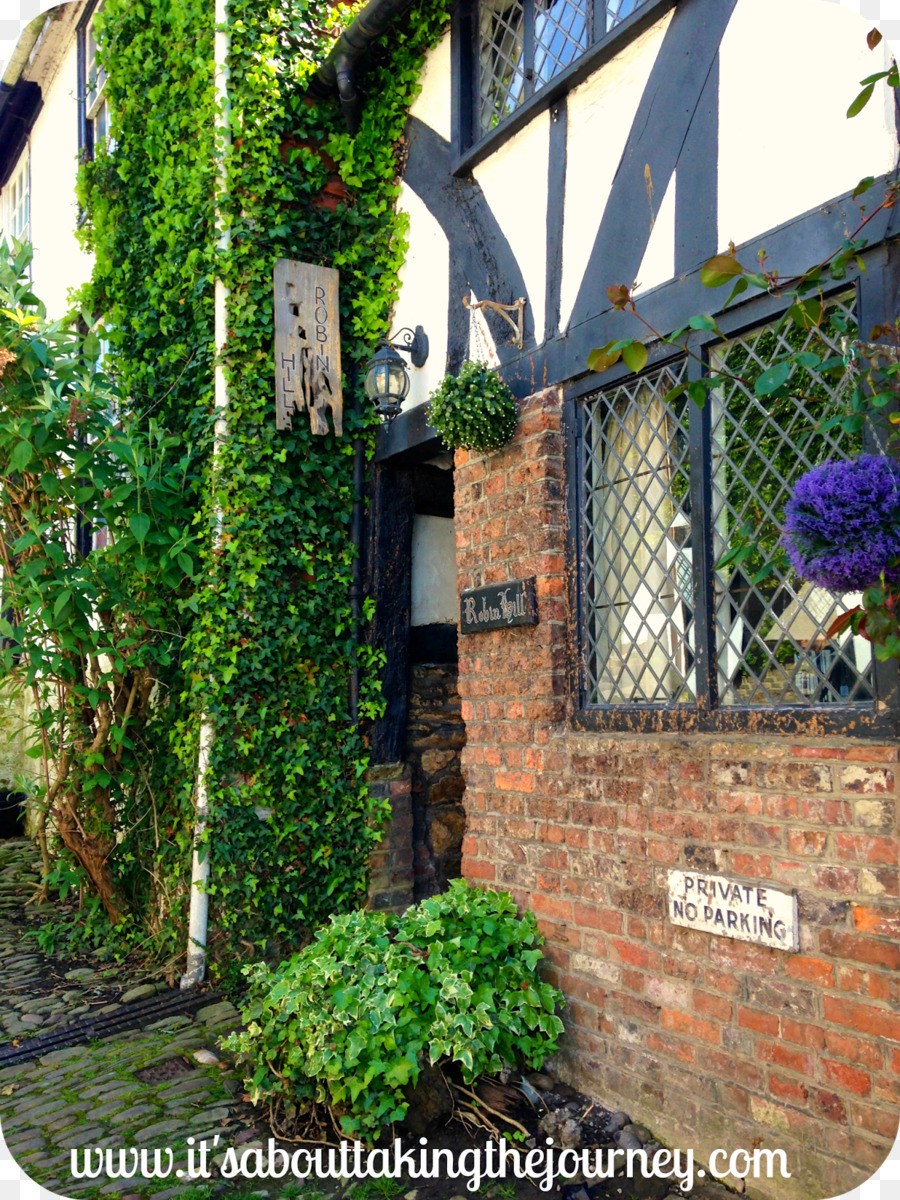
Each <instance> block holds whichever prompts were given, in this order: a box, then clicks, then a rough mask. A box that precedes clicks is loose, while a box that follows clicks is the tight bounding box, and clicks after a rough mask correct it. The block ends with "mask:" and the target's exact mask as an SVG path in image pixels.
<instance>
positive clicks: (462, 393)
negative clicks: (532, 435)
mask: <svg viewBox="0 0 900 1200" xmlns="http://www.w3.org/2000/svg"><path fill="white" fill-rule="evenodd" d="M518 419H519V410H518V407H517V405H516V401H515V397H514V396H513V394H512V392H511V391H510V390H509V388H508V387H507V386H506V384H505V383H504V382H503V380H502V379H501V378H500V376H499V375H497V374H495V373H494V372H493V371H492V370H491V369H490V367H487V366H485V364H484V363H479V362H467V363H463V365H462V367H461V368H460V372H459V374H458V375H456V376H454V375H445V376H444V378H443V380H442V381H441V383H440V384H439V385H438V387H437V388H435V390H434V391H433V392H432V393H431V396H430V399H429V405H428V421H429V424H431V425H432V426H433V427H434V428H435V429H436V430H437V431H438V433H439V434H440V435H441V441H443V443H444V445H445V446H447V447H448V448H449V449H450V450H477V451H478V452H479V453H480V454H489V453H490V452H491V451H492V450H499V449H500V447H501V446H505V445H506V443H507V442H508V441H509V440H510V438H511V437H512V435H513V433H515V429H516V422H517V421H518Z"/></svg>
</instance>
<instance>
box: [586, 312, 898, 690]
mask: <svg viewBox="0 0 900 1200" xmlns="http://www.w3.org/2000/svg"><path fill="white" fill-rule="evenodd" d="M855 337H856V325H855V316H854V298H853V296H852V295H848V296H844V297H841V298H838V299H837V300H833V301H831V302H830V303H829V305H828V308H827V310H826V314H825V317H824V319H823V324H822V327H821V328H820V329H818V330H813V331H809V332H806V331H802V330H797V329H795V328H792V329H791V330H790V331H788V332H785V331H784V330H779V328H778V326H777V325H768V326H764V327H761V328H759V329H756V330H753V331H751V332H749V333H746V334H744V335H742V336H741V337H736V338H734V339H732V340H730V341H728V342H726V343H724V344H720V345H719V346H717V347H715V348H714V350H713V352H712V353H711V354H710V367H711V369H712V370H713V371H715V372H716V373H721V374H723V375H726V376H730V377H731V378H730V379H729V382H728V383H727V384H726V385H724V386H723V387H721V388H719V389H716V390H714V391H713V392H712V393H711V396H710V403H709V406H708V409H707V411H701V410H700V409H697V408H696V407H694V406H693V404H691V402H689V401H688V400H687V399H686V398H685V396H684V395H680V396H677V397H671V398H669V399H667V395H668V394H669V393H670V392H671V391H672V389H673V388H674V387H675V386H676V385H677V383H679V382H680V381H682V380H683V379H684V378H686V375H685V372H686V364H685V363H684V362H679V363H677V364H675V365H674V366H667V367H666V368H664V369H663V370H662V371H658V372H657V373H655V374H648V375H647V376H642V377H640V378H634V377H632V378H630V379H626V380H624V381H623V382H621V383H620V384H618V385H617V386H615V387H613V388H610V389H607V390H604V391H602V392H599V393H597V394H595V395H593V396H590V397H588V398H587V400H586V401H584V402H583V403H582V405H581V426H582V439H581V446H582V451H581V491H580V509H581V511H580V525H581V528H580V546H581V550H580V556H581V563H580V577H581V628H582V651H583V687H584V699H585V702H586V704H587V706H588V707H591V706H594V707H606V706H623V705H633V706H634V705H638V706H648V705H653V706H687V705H695V706H696V705H698V704H699V705H701V706H702V707H703V708H705V709H707V710H710V709H716V708H719V709H727V708H730V709H738V708H762V707H765V708H779V707H787V706H789V707H793V708H809V707H811V706H813V705H816V706H819V705H835V704H838V705H851V706H852V705H857V706H860V705H869V706H871V705H872V703H873V693H874V685H873V664H872V652H871V646H870V644H869V643H868V642H866V641H865V640H864V639H863V638H860V637H854V636H853V634H852V632H851V631H849V630H847V631H845V632H844V633H842V634H840V635H838V637H836V638H829V637H828V632H827V631H828V629H829V627H830V625H831V623H832V622H833V621H834V618H835V617H836V616H837V615H838V614H839V613H841V612H843V611H844V609H845V608H846V607H847V606H848V605H851V604H855V603H857V602H858V599H859V597H858V596H835V595H833V594H832V593H830V592H826V591H824V590H823V589H822V588H817V587H815V586H813V585H811V584H807V583H804V582H803V581H801V580H799V579H797V577H796V576H795V575H794V574H793V572H792V571H791V569H790V567H789V565H788V563H787V559H786V556H785V554H784V551H783V549H782V548H781V546H780V541H779V539H780V529H781V524H782V520H783V513H784V505H785V502H786V501H787V499H788V496H789V495H790V493H791V491H792V489H793V486H794V484H795V483H796V481H797V479H798V478H799V477H800V476H801V475H802V474H804V473H805V472H806V471H807V470H809V469H810V467H812V466H815V465H816V464H817V463H820V462H823V461H825V460H826V459H836V458H850V457H853V456H855V455H856V454H858V453H859V452H860V450H861V448H862V434H861V433H859V432H852V431H851V432H848V431H847V430H845V429H844V428H843V427H842V426H841V425H840V424H835V425H830V423H829V420H828V418H830V417H831V416H834V415H836V414H838V413H842V412H844V411H845V410H846V400H845V393H846V391H847V387H848V382H849V371H850V370H851V368H849V367H848V368H845V369H844V370H843V372H840V371H838V375H839V376H840V377H838V378H836V377H835V373H834V372H833V371H830V370H829V371H827V372H824V373H823V372H822V371H819V370H818V369H817V368H816V367H815V366H814V365H813V366H810V367H809V368H807V369H804V371H803V372H802V374H801V375H800V376H799V377H798V376H796V375H795V376H794V377H793V379H792V383H793V385H794V386H793V388H792V394H791V395H790V396H786V397H784V398H780V399H776V400H772V399H771V398H766V399H760V398H759V397H757V396H756V394H755V391H754V388H753V384H754V382H755V380H756V379H757V378H758V377H759V375H760V374H761V373H762V372H763V371H764V370H765V369H766V367H767V366H769V365H771V363H772V362H773V360H775V359H776V358H778V356H780V355H783V354H786V353H788V352H790V351H798V350H805V351H808V352H809V353H810V354H812V355H816V356H817V357H818V358H819V360H820V363H821V362H822V361H824V360H825V359H826V358H829V357H830V358H832V360H835V358H836V356H837V355H840V354H841V353H842V350H841V346H842V344H846V342H845V339H848V338H849V339H851V340H852V339H854V338H855ZM807 361H808V362H810V363H813V362H814V360H813V359H812V358H810V359H808V360H807ZM829 425H830V427H829ZM823 427H824V428H823ZM710 584H711V586H710ZM704 612H705V613H707V614H708V619H707V620H703V619H701V618H700V616H699V615H698V614H700V613H704Z"/></svg>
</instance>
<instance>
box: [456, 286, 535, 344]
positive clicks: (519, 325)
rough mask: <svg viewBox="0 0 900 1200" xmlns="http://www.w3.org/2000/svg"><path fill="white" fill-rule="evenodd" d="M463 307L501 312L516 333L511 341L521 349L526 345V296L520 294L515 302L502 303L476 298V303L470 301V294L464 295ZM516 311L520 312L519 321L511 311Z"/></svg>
mask: <svg viewBox="0 0 900 1200" xmlns="http://www.w3.org/2000/svg"><path fill="white" fill-rule="evenodd" d="M462 302H463V308H466V309H469V310H470V311H471V310H472V309H476V308H489V309H491V311H492V312H496V313H499V314H500V316H501V317H502V318H503V320H504V321H505V322H506V323H507V325H508V326H509V327H510V329H511V330H512V331H513V333H514V334H515V335H516V336H515V337H514V338H510V341H511V342H512V343H513V344H514V345H515V346H516V348H517V349H518V350H521V349H522V347H523V346H524V345H525V305H526V304H527V303H528V301H527V300H526V299H525V297H524V296H520V297H519V298H518V300H517V301H516V302H515V304H500V303H499V302H498V301H497V300H476V301H475V303H474V304H471V303H470V302H469V297H468V296H463V300H462ZM511 312H515V313H517V314H518V317H517V321H514V320H513V319H512V317H511V316H509V313H511Z"/></svg>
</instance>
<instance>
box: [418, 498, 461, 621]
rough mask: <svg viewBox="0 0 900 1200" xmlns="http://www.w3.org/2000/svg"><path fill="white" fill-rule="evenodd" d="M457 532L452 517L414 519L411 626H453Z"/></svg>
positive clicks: (457, 611)
mask: <svg viewBox="0 0 900 1200" xmlns="http://www.w3.org/2000/svg"><path fill="white" fill-rule="evenodd" d="M458 615H459V607H458V602H457V598H456V534H455V532H454V525H453V520H452V518H451V517H427V516H421V515H419V514H417V515H416V516H415V518H414V519H413V536H412V615H411V616H410V624H411V625H455V624H456V620H457V617H458Z"/></svg>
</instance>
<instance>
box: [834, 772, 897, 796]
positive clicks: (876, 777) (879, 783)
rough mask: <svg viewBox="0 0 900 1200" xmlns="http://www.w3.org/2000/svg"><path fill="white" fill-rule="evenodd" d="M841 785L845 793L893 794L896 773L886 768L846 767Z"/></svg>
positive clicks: (842, 774) (841, 777)
mask: <svg viewBox="0 0 900 1200" xmlns="http://www.w3.org/2000/svg"><path fill="white" fill-rule="evenodd" d="M840 783H841V791H843V792H866V793H872V792H891V791H893V789H894V772H893V771H890V770H888V769H887V768H886V767H856V766H854V767H844V768H843V770H842V771H841V772H840Z"/></svg>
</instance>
